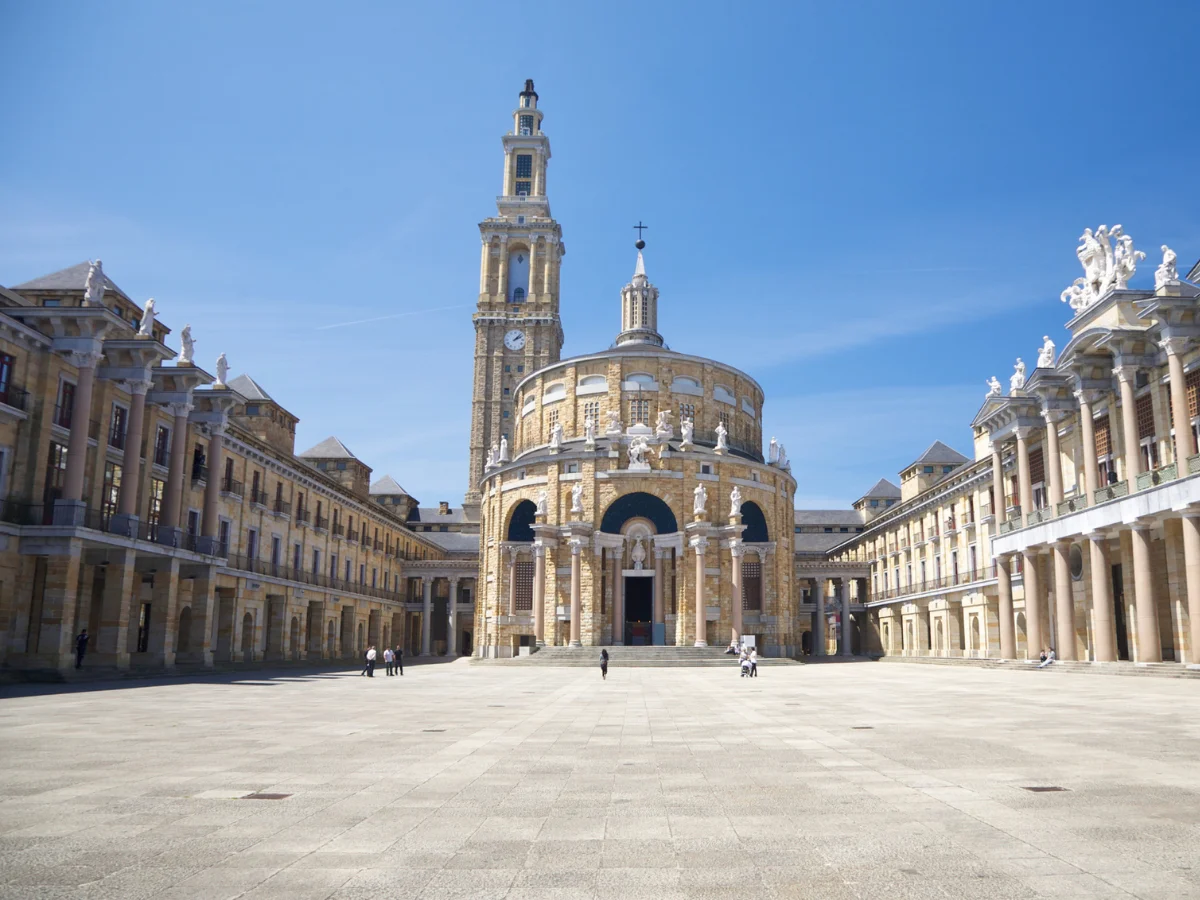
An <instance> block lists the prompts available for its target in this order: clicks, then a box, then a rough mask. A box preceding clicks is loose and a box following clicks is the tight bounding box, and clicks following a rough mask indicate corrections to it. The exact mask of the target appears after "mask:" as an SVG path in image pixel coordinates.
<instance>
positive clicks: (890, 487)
mask: <svg viewBox="0 0 1200 900" xmlns="http://www.w3.org/2000/svg"><path fill="white" fill-rule="evenodd" d="M858 499H859V500H899V499H900V488H898V487H896V486H895V485H894V484H892V483H891V482H890V481H888V480H887V479H886V478H880V479H879V480H878V481H877V482H875V487H873V488H871V489H870V490H869V491H867V492H866V493H865V494H863V495H862V496H861V497H859V498H858ZM855 502H858V501H855Z"/></svg>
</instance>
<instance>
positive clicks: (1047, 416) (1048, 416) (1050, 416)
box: [1042, 407, 1067, 427]
mask: <svg viewBox="0 0 1200 900" xmlns="http://www.w3.org/2000/svg"><path fill="white" fill-rule="evenodd" d="M1066 416H1067V411H1066V410H1065V409H1046V408H1045V407H1043V408H1042V419H1043V420H1045V422H1046V426H1047V427H1049V426H1051V425H1057V424H1058V423H1059V422H1061V421H1062V420H1063V419H1065V418H1066Z"/></svg>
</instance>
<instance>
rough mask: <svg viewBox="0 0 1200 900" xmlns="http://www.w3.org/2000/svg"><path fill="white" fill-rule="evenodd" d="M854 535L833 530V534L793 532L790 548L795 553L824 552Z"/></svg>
mask: <svg viewBox="0 0 1200 900" xmlns="http://www.w3.org/2000/svg"><path fill="white" fill-rule="evenodd" d="M852 537H854V535H852V534H842V533H838V532H835V533H833V534H825V533H824V532H821V533H819V534H818V533H813V534H793V535H792V548H793V550H794V551H795V552H796V553H826V552H828V551H830V550H832V549H833V548H834V547H836V546H837V545H838V544H841V543H843V542H845V541H848V540H850V539H851V538H852Z"/></svg>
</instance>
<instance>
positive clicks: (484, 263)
mask: <svg viewBox="0 0 1200 900" xmlns="http://www.w3.org/2000/svg"><path fill="white" fill-rule="evenodd" d="M481 243H482V244H483V251H482V253H481V256H480V260H479V293H481V294H486V293H487V280H488V263H489V262H491V249H492V242H491V236H490V235H489V236H487V237H484V238H483V239H482V242H481Z"/></svg>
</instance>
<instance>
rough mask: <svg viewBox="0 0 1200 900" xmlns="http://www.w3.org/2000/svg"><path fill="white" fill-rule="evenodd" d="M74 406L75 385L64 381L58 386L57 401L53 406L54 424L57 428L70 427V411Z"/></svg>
mask: <svg viewBox="0 0 1200 900" xmlns="http://www.w3.org/2000/svg"><path fill="white" fill-rule="evenodd" d="M74 407H75V385H74V384H72V383H71V382H69V381H64V382H62V383H61V384H59V386H58V403H57V404H56V405H55V407H54V424H55V425H57V426H58V427H59V428H70V427H71V413H72V411H73V409H74Z"/></svg>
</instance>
